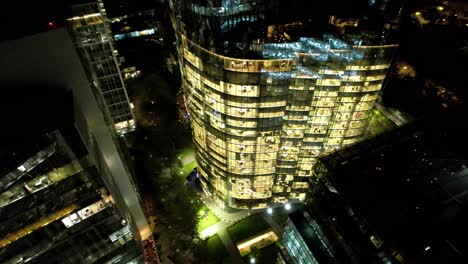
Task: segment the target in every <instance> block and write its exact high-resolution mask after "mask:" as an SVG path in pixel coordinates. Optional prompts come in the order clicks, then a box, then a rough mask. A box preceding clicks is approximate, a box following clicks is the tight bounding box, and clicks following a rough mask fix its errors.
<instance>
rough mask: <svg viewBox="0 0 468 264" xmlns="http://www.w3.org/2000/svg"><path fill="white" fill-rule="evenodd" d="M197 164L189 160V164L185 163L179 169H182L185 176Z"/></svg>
mask: <svg viewBox="0 0 468 264" xmlns="http://www.w3.org/2000/svg"><path fill="white" fill-rule="evenodd" d="M196 166H197V162H196V161H192V162H190V163H189V164H187V165H185V166H183V167H182V169H181V171H182V174H181V175H182V176H184V177H187V176H188V175H189V174H190V172H192V171H193V169H194V168H195V167H196Z"/></svg>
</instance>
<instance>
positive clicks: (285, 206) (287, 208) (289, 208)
mask: <svg viewBox="0 0 468 264" xmlns="http://www.w3.org/2000/svg"><path fill="white" fill-rule="evenodd" d="M284 208H285V209H286V210H288V211H289V210H291V205H290V204H289V203H287V204H285V205H284Z"/></svg>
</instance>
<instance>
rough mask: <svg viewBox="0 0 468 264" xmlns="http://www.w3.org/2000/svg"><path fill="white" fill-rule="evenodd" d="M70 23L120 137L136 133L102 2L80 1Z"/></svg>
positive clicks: (90, 77) (93, 80)
mask: <svg viewBox="0 0 468 264" xmlns="http://www.w3.org/2000/svg"><path fill="white" fill-rule="evenodd" d="M79 2H84V3H82V4H76V5H73V6H72V17H70V18H69V19H68V22H69V25H70V28H71V32H72V36H73V38H74V42H75V46H76V47H77V49H78V51H79V54H80V57H81V60H82V63H83V65H84V66H85V68H86V69H87V74H88V78H89V79H90V81H91V82H92V84H93V86H94V87H96V88H97V89H96V90H97V92H98V94H99V97H100V98H101V100H102V101H103V103H102V104H103V105H105V108H107V111H108V112H109V114H110V117H111V119H112V124H113V127H114V129H115V131H116V132H117V133H118V134H122V133H126V132H129V131H132V130H134V129H135V121H134V116H133V112H132V110H131V105H130V100H129V99H128V95H127V91H126V90H125V83H124V80H123V78H122V74H121V72H120V68H119V63H118V61H117V57H116V55H117V51H116V50H115V49H114V47H113V43H112V34H111V32H110V28H109V24H108V23H109V21H108V18H107V16H106V11H105V9H104V4H103V3H102V1H101V0H95V1H79Z"/></svg>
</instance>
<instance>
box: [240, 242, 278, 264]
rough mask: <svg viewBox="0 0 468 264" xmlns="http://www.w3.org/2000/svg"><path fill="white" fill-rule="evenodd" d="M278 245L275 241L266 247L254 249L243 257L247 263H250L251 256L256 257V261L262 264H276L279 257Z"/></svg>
mask: <svg viewBox="0 0 468 264" xmlns="http://www.w3.org/2000/svg"><path fill="white" fill-rule="evenodd" d="M278 250H279V249H278V247H277V246H276V244H275V243H273V244H271V245H269V246H267V247H264V248H262V249H259V250H256V251H255V250H254V252H252V253H251V254H249V255H247V256H245V257H244V258H243V259H244V261H245V263H250V259H251V258H255V263H260V264H275V263H276V258H277V257H278Z"/></svg>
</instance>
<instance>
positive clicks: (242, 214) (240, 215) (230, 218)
mask: <svg viewBox="0 0 468 264" xmlns="http://www.w3.org/2000/svg"><path fill="white" fill-rule="evenodd" d="M202 199H203V201H204V203H205V204H206V206H207V207H208V208H209V209H210V211H211V212H213V214H215V215H216V216H217V217H218V218H219V220H221V221H223V222H225V223H235V222H237V221H239V220H242V219H244V218H246V217H248V216H249V215H251V214H253V213H256V212H257V211H252V210H251V211H250V212H249V210H240V211H238V212H235V213H229V212H226V211H224V210H223V209H221V208H220V207H219V206H218V205H217V204H216V203H215V202H214V201H212V200H211V199H209V198H207V197H206V196H205V195H203V196H202Z"/></svg>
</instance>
